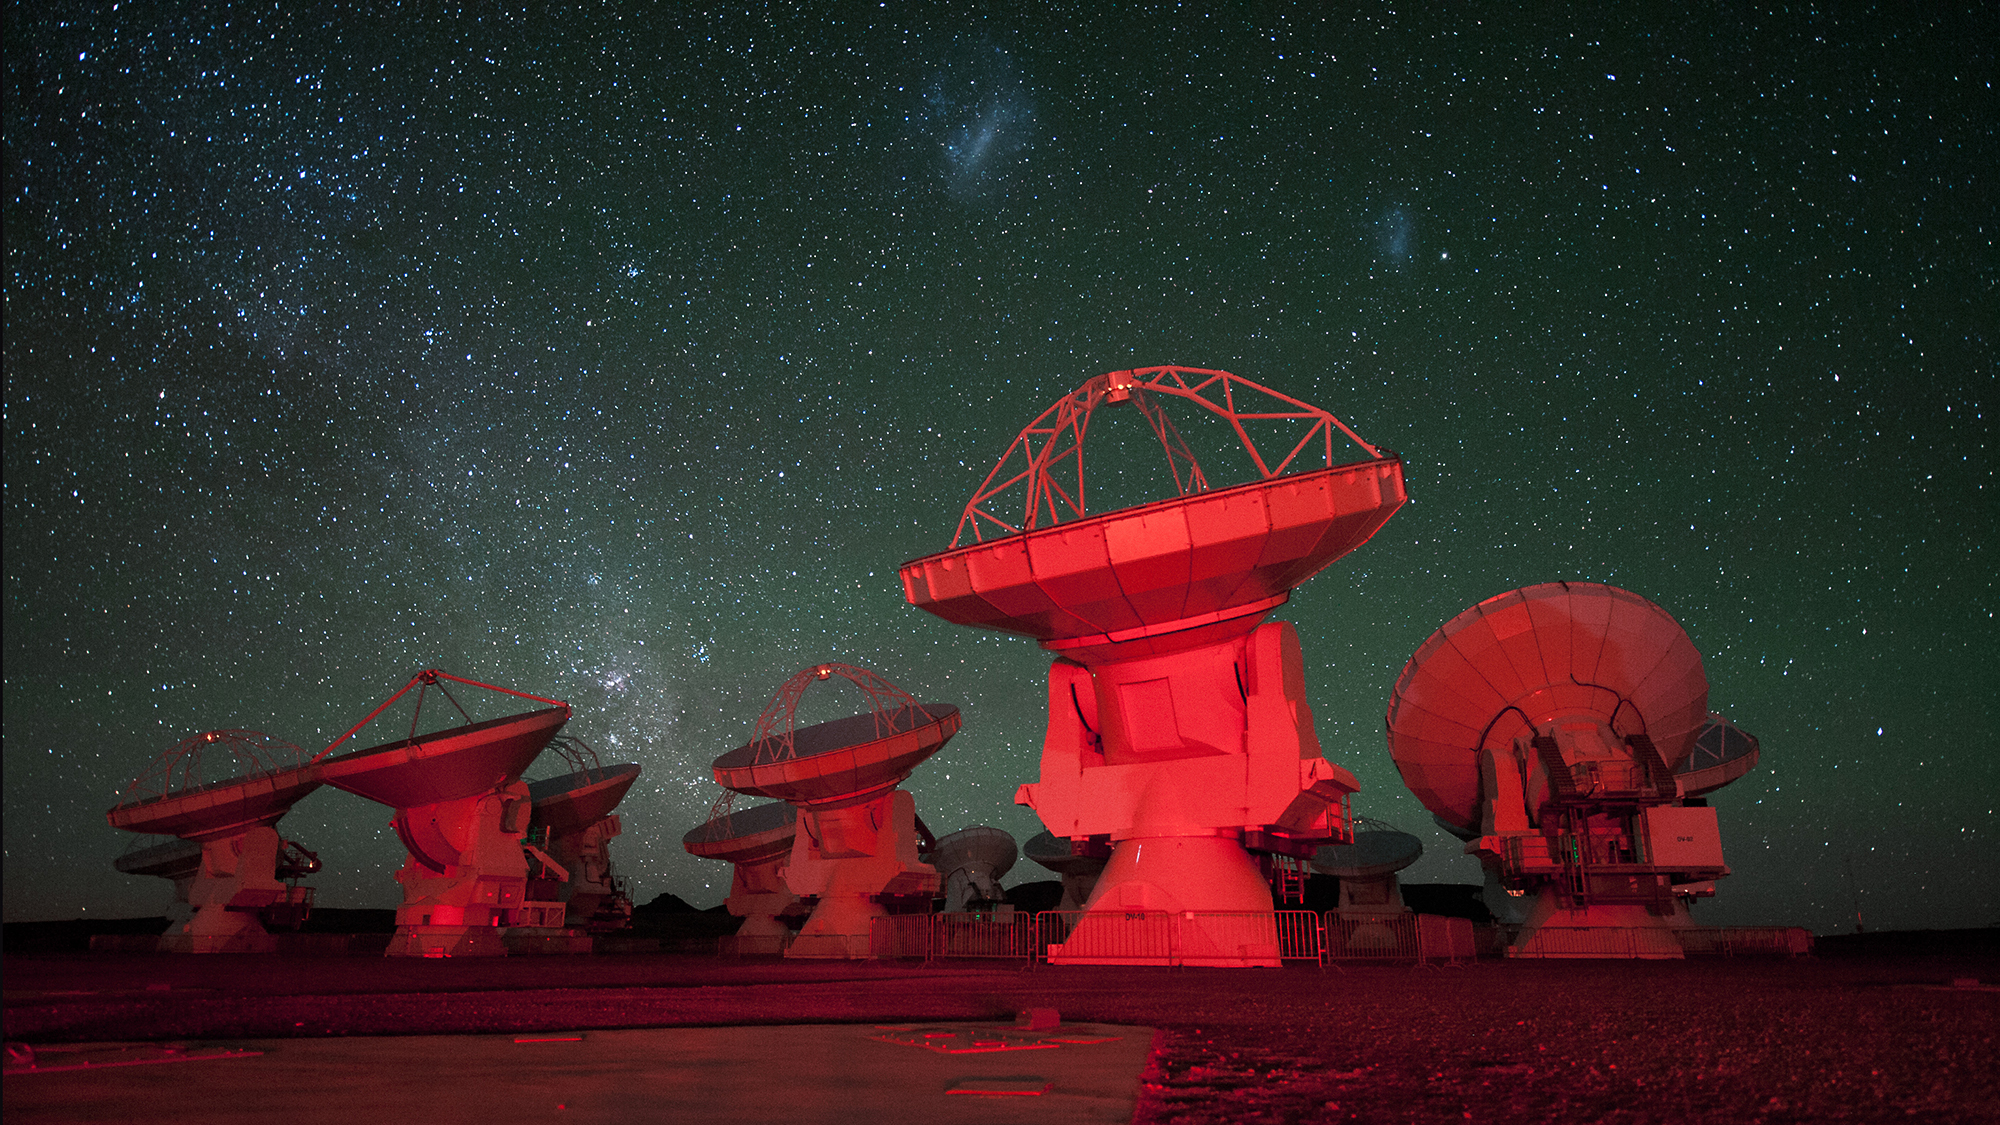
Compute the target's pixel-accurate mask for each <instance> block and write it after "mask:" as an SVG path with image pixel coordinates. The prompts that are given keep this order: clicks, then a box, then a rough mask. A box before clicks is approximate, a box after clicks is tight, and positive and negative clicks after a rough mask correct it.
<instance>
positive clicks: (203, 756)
mask: <svg viewBox="0 0 2000 1125" xmlns="http://www.w3.org/2000/svg"><path fill="white" fill-rule="evenodd" d="M319 786H320V777H319V770H318V768H317V767H316V766H314V765H312V764H311V762H309V761H308V760H307V755H306V752H305V751H304V750H302V749H300V748H299V747H297V746H294V745H292V744H291V743H289V742H286V741H285V740H283V739H281V738H274V737H272V736H271V735H268V734H265V733H264V732H262V731H254V730H212V731H207V732H205V733H202V734H197V735H195V736H193V737H192V738H186V739H183V740H181V741H180V742H177V743H175V744H174V745H172V746H170V747H168V748H167V750H166V751H165V752H164V753H162V754H161V755H160V756H159V757H158V758H156V759H154V760H153V763H152V765H150V766H149V767H147V769H146V770H145V772H143V773H141V774H140V775H139V776H138V777H137V778H135V779H134V780H133V782H132V784H131V785H130V786H128V787H127V788H126V790H125V795H124V797H123V798H122V799H121V800H120V801H119V802H118V804H117V805H116V806H114V807H113V808H112V809H111V810H110V811H109V812H107V813H105V814H104V816H105V819H106V820H107V821H109V822H110V824H111V826H112V827H113V828H122V829H124V830H125V831H127V832H137V833H141V834H148V835H159V836H176V837H179V838H180V839H181V840H183V841H186V842H187V843H188V844H189V845H196V846H198V848H199V852H200V860H199V863H198V864H197V865H195V866H194V867H193V869H192V870H189V869H188V868H189V863H188V861H189V858H190V857H189V856H188V854H187V850H188V849H186V848H180V849H176V848H173V847H171V846H165V847H161V848H154V849H148V850H147V851H146V852H141V853H135V854H133V855H131V856H128V857H121V860H120V866H119V870H121V871H127V872H129V873H133V874H148V875H158V876H160V877H162V878H168V879H172V880H174V883H175V889H176V893H177V897H178V896H179V895H182V894H184V895H185V896H186V897H185V898H184V899H183V901H186V902H187V903H188V904H189V905H190V906H191V907H193V909H194V916H193V917H192V918H190V919H189V920H188V921H187V922H185V923H184V924H181V925H179V926H177V927H170V928H169V929H168V931H167V933H165V934H164V935H162V936H161V938H160V949H161V951H162V952H180V953H270V952H274V951H276V949H277V940H276V939H275V938H273V937H272V936H271V935H270V934H269V933H268V932H266V931H265V929H264V927H263V925H262V924H261V923H260V921H259V914H260V913H261V912H262V911H263V910H264V909H265V908H267V907H271V906H274V905H285V906H289V905H292V904H293V899H294V898H295V897H298V899H299V905H301V906H303V905H305V904H306V903H307V902H309V899H310V895H311V888H309V887H308V888H288V887H286V885H285V884H284V883H282V882H280V881H279V880H278V865H279V861H280V853H281V852H282V851H283V850H284V848H285V844H286V842H285V841H283V840H280V839H279V838H278V833H277V829H276V828H274V827H273V826H274V825H276V824H277V823H278V821H279V819H280V818H282V817H283V816H284V815H285V814H286V813H287V812H289V811H291V808H292V806H293V805H294V804H297V803H298V802H299V801H300V800H301V799H302V798H304V797H305V796H306V794H308V793H311V792H312V791H313V790H315V789H317V788H319ZM127 860H129V861H130V864H131V865H130V866H127V865H126V864H127ZM183 880H185V882H183ZM299 892H302V897H301V896H300V894H299Z"/></svg>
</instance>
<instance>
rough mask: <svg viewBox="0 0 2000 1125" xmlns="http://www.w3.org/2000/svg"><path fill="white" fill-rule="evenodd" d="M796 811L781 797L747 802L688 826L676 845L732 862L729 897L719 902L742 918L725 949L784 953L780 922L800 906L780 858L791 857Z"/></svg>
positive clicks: (785, 930) (786, 936)
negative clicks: (740, 806)
mask: <svg viewBox="0 0 2000 1125" xmlns="http://www.w3.org/2000/svg"><path fill="white" fill-rule="evenodd" d="M798 823H799V810H798V809H797V808H796V807H795V806H793V805H792V804H790V803H789V802H786V801H772V802H770V803H768V804H762V805H752V806H751V807H749V808H747V809H741V810H737V811H734V812H731V811H727V810H724V811H723V812H722V814H721V815H720V816H719V817H712V818H710V819H708V820H705V821H703V822H702V823H700V824H697V825H695V826H694V827H693V828H690V829H688V832H687V835H685V836H682V837H681V846H682V847H683V848H686V849H687V851H688V854H689V855H695V856H700V857H701V858H703V859H719V860H722V861H723V862H725V863H730V864H734V865H735V873H734V874H733V876H732V877H731V880H730V884H729V897H728V898H727V899H724V900H723V905H724V906H725V907H727V908H728V910H729V912H730V913H731V914H734V915H735V916H736V917H738V918H741V919H743V924H742V925H741V926H738V927H737V928H736V933H735V935H734V939H733V941H732V942H731V946H732V948H731V949H729V950H726V952H733V953H736V954H739V955H743V954H770V955H776V954H779V953H782V952H784V950H785V943H786V941H787V939H789V938H790V937H791V930H790V929H789V928H788V927H787V926H786V925H785V924H784V922H782V921H780V919H781V918H783V917H785V916H787V915H794V914H800V913H804V912H805V908H804V907H803V906H802V905H801V904H800V902H799V896H797V895H795V894H793V893H792V892H791V890H790V888H788V887H786V886H785V877H784V874H783V871H784V867H785V861H786V860H787V859H789V858H790V857H791V854H792V846H793V844H792V842H793V840H794V838H795V837H796V836H797V835H798Z"/></svg>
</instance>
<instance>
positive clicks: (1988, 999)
mask: <svg viewBox="0 0 2000 1125" xmlns="http://www.w3.org/2000/svg"><path fill="white" fill-rule="evenodd" d="M5 967H6V978H5V979H6V1007H5V1018H4V1024H5V1034H6V1037H7V1038H8V1039H9V1040H10V1041H15V1040H19V1041H25V1042H30V1043H32V1042H80V1041H95V1040H164V1039H230V1038H279V1037H290V1036H329V1035H398V1034H401V1035H412V1034H437V1033H451V1032H482V1033H483V1032H496V1031H517V1030H542V1029H578V1028H620V1027H673V1026H703V1025H708V1026H714V1025H730V1024H769V1023H840V1022H888V1021H895V1020H921V1019H939V1020H965V1019H1011V1017H1012V1016H1013V1014H1014V1013H1015V1012H1017V1011H1019V1010H1020V1009H1023V1008H1028V1007H1053V1008H1056V1009H1058V1010H1059V1011H1060V1012H1061V1013H1062V1015H1063V1017H1064V1018H1065V1019H1066V1020H1087V1021H1096V1022H1103V1023H1120V1024H1132V1025H1145V1026H1153V1027H1159V1028H1162V1029H1164V1032H1165V1033H1164V1034H1163V1035H1162V1037H1161V1040H1160V1046H1159V1048H1158V1050H1157V1051H1156V1052H1155V1054H1154V1056H1153V1058H1152V1060H1151V1062H1150V1064H1149V1066H1148V1070H1147V1074H1146V1076H1145V1079H1144V1081H1145V1087H1144V1089H1143V1090H1142V1091H1141V1097H1140V1108H1139V1113H1138V1120H1139V1121H1140V1122H1146V1123H1151V1122H1188V1123H1206V1122H1216V1123H1222V1122H1228V1123H1237V1122H1319V1121H1371V1122H1390V1121H1394V1122H1402V1121H1411V1122H1461V1121H1478V1122H1534V1123H1537V1125H1539V1123H1542V1122H1551V1121H1561V1122H1599V1121H1602V1122H1821V1121H1891V1120H1893V1121H1912V1120H1915V1121H1924V1122H1975V1121H1980V1122H1991V1121H2000V1062H1997V1061H1996V1060H2000V988H1996V987H1994V986H1995V985H1996V983H2000V957H1996V956H1993V955H1989V954H1984V953H1965V954H1959V955H1951V956H1894V955H1874V956H1848V957H1829V958H1826V959H1821V960H1815V959H1806V960H1800V961H1790V962H1787V961H1775V960H1749V959H1741V960H1699V961H1687V962H1528V961H1512V962H1506V961H1497V962H1481V963H1479V964H1476V965H1472V966H1469V967H1464V968H1428V969H1409V968H1391V967H1365V968H1356V967H1347V968H1331V967H1330V968H1327V969H1323V970H1322V969H1318V968H1314V967H1310V966H1308V967H1299V968H1286V969H1277V970H1270V969H1263V970H1219V969H1155V968H1133V969H1124V968H1087V967H1049V966H1038V967H1035V968H1033V969H1019V968H1014V967H1011V966H1008V965H1005V964H981V963H951V964H940V965H928V966H925V965H901V964H879V963H858V964H847V963H831V964H827V963H822V964H812V963H783V962H768V961H767V962H744V961H727V960H718V959H714V958H698V957H680V956H628V957H514V958H506V959H494V960H456V961H423V960H408V959H377V958H364V957H323V958H309V957H249V956H210V957H186V956H182V957H172V956H158V955H107V954H95V955H21V954H16V955H12V956H9V957H7V959H6V966H5ZM1969 980H1977V981H1978V982H1979V983H1978V984H1966V983H1963V982H1965V981H1969ZM1955 981H1956V982H1960V983H1957V984H1955V983H1954V982H1955Z"/></svg>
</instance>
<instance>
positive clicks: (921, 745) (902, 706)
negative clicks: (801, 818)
mask: <svg viewBox="0 0 2000 1125" xmlns="http://www.w3.org/2000/svg"><path fill="white" fill-rule="evenodd" d="M836 677H837V678H839V679H842V680H845V681H847V682H848V683H850V684H852V685H853V686H855V687H856V688H859V689H860V690H861V692H862V694H863V695H864V696H865V697H866V698H867V700H868V709H867V710H866V711H865V712H862V713H860V714H856V715H853V716H850V717H848V718H845V719H836V720H834V721H832V722H826V723H819V724H816V725H813V726H809V727H806V728H804V729H803V730H801V729H799V728H798V726H797V712H798V706H799V699H800V697H801V696H803V695H804V694H805V690H806V689H807V688H809V687H811V686H813V685H814V684H818V683H823V682H826V681H828V680H831V679H834V678H836ZM960 722H961V719H960V718H959V713H958V708H957V707H955V706H953V705H951V704H949V703H929V704H925V703H919V702H917V700H916V698H915V697H914V696H912V695H910V694H909V693H908V692H906V691H904V690H903V689H901V688H899V687H897V686H896V685H895V684H892V683H890V682H889V681H888V680H886V679H884V678H882V677H881V676H879V675H876V674H875V673H874V672H871V671H869V670H868V669H866V668H859V667H856V666H854V665H851V664H835V663H828V664H816V665H814V666H813V667H810V668H807V669H804V670H802V671H800V672H799V673H797V674H796V675H794V676H792V677H791V678H790V679H788V680H786V681H785V682H784V683H783V684H782V685H780V686H779V688H778V690H777V691H776V692H774V693H773V694H772V696H771V699H770V702H768V703H766V704H765V706H764V710H763V712H762V713H761V714H760V715H758V716H757V735H756V737H755V738H753V739H751V740H750V741H749V742H747V743H745V744H744V745H742V746H739V747H737V748H736V749H734V750H732V751H730V752H729V753H727V754H724V755H722V756H721V757H719V758H717V759H716V760H715V780H716V781H717V782H718V783H720V784H721V785H722V786H723V787H724V788H726V789H731V790H734V791H735V792H738V793H749V794H753V795H756V796H761V797H778V798H782V799H784V800H787V801H792V802H794V803H797V804H801V805H811V804H824V803H827V802H830V801H845V800H848V799H850V798H855V797H860V796H864V795H867V794H870V793H873V792H875V791H878V790H887V789H892V788H894V787H895V786H896V785H898V784H900V783H901V782H902V780H903V779H904V778H906V777H908V776H910V771H912V770H914V769H916V768H917V766H918V765H919V764H921V763H922V762H923V760H924V759H925V758H928V757H930V756H931V755H932V754H935V753H937V752H938V751H939V750H941V749H943V748H944V744H945V742H946V741H948V740H949V739H950V738H951V736H952V735H954V734H956V733H958V728H959V724H960Z"/></svg>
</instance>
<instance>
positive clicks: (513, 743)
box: [313, 668, 570, 809]
mask: <svg viewBox="0 0 2000 1125" xmlns="http://www.w3.org/2000/svg"><path fill="white" fill-rule="evenodd" d="M447 680H449V681H451V682H452V683H458V684H465V685H467V686H469V687H476V688H483V689H485V690H487V691H492V692H498V693H499V694H501V695H508V696H513V697H516V698H519V699H528V700H532V701H534V702H537V703H547V704H549V705H550V706H548V707H547V708H543V709H540V710H535V711H524V712H521V713H519V714H514V715H507V716H503V717H501V718H497V719H488V720H485V721H483V722H474V721H472V716H471V714H470V713H469V712H467V711H466V710H465V708H464V707H462V706H460V705H459V702H458V700H457V699H456V698H454V697H453V696H452V695H451V692H450V690H449V689H447V688H446V687H445V684H444V681H447ZM411 688H416V689H417V701H416V706H415V707H414V708H413V709H412V712H411V715H410V727H409V734H408V735H407V736H405V737H403V738H400V739H397V740H396V741H394V742H385V743H383V744H381V745H379V746H371V747H369V748H367V749H365V750H351V751H349V752H347V753H345V754H342V755H340V756H338V757H329V755H331V754H332V753H333V752H334V750H336V749H338V748H339V747H340V745H341V744H342V743H344V742H346V741H347V740H348V739H350V738H353V737H354V735H355V734H357V733H359V732H360V731H361V729H362V728H363V727H366V726H367V725H368V724H369V723H370V722H373V721H374V720H375V718H376V717H377V716H379V715H381V714H382V712H384V711H386V710H388V709H389V707H390V706H391V705H393V704H394V703H395V702H396V701H397V700H400V699H402V698H403V697H404V696H405V695H406V694H408V693H409V691H410V689H411ZM432 688H436V689H437V690H438V693H439V694H440V695H442V696H443V697H444V699H445V700H446V701H447V702H448V703H450V704H451V706H452V708H453V709H454V710H455V711H456V712H457V713H458V715H459V717H461V718H463V719H465V720H466V721H465V723H464V725H461V726H455V727H448V728H446V729H444V730H440V731H435V732H433V733H430V734H424V735H419V734H417V728H418V725H419V724H420V722H421V721H422V718H423V709H424V704H425V702H426V701H427V697H428V693H429V691H430V690H431V689H432ZM569 715H570V710H569V704H567V703H563V702H561V701H560V700H554V699H544V698H543V697H541V696H539V695H529V694H528V693H527V692H523V691H515V690H513V689H512V688H503V687H496V686H494V685H492V684H483V683H480V682H479V681H477V680H468V679H464V678H462V677H459V676H454V675H452V674H451V673H449V672H442V671H439V670H437V669H435V668H431V669H426V670H425V671H422V672H419V673H417V674H416V675H414V676H412V677H410V682H409V683H406V684H404V685H403V686H402V687H401V688H400V689H398V690H397V691H396V693H395V694H394V695H391V696H390V697H389V698H388V699H385V700H383V701H382V704H381V705H380V706H378V707H376V708H375V710H373V711H371V712H369V714H368V717H367V718H365V719H363V720H361V721H360V722H359V723H356V724H355V725H354V726H353V727H352V728H350V729H349V730H348V731H347V733H345V734H343V735H341V736H340V737H339V738H336V739H334V740H333V742H332V743H331V744H330V745H329V746H327V748H326V749H324V750H322V751H320V752H319V754H318V755H317V756H316V757H315V758H314V759H313V761H315V762H317V763H319V767H320V775H321V777H322V778H323V779H324V780H325V781H326V783H327V784H328V785H331V786H333V787H334V788H336V789H345V790H347V791H348V792H349V793H353V794H355V795H356V796H359V797H366V798H368V799H369V800H371V801H375V802H378V803H380V804H384V805H388V806H389V807H390V808H397V809H406V808H413V807H416V806H418V805H430V804H436V803H438V802H441V801H452V800H457V799H459V798H463V797H470V796H475V795H478V794H480V793H485V792H488V791H490V790H492V789H495V788H497V787H499V786H503V785H506V784H507V783H508V782H511V781H514V780H515V779H517V778H519V777H520V776H521V771H522V770H525V769H527V768H528V764H529V763H530V762H532V761H534V760H535V756H536V755H538V754H540V753H541V752H542V748H543V747H544V746H547V745H548V744H549V740H550V739H551V738H553V737H555V734H556V732H557V731H558V730H561V729H562V725H563V724H564V723H565V722H568V721H569Z"/></svg>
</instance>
